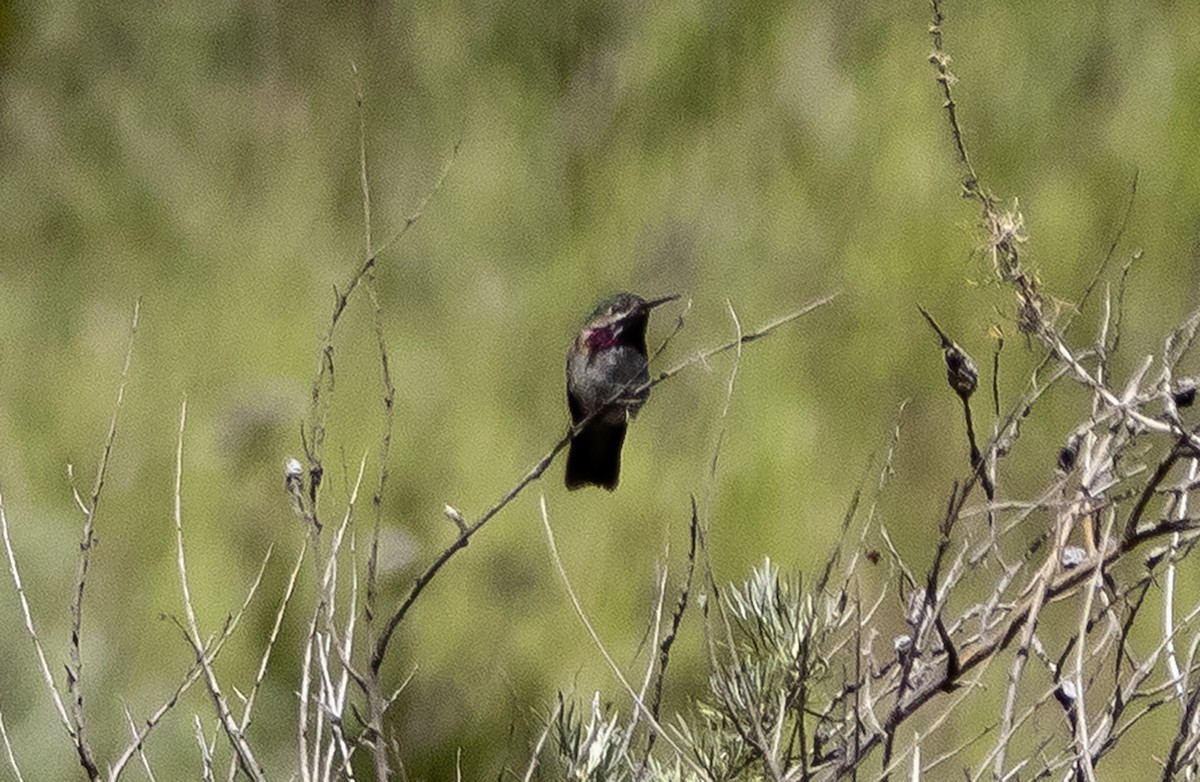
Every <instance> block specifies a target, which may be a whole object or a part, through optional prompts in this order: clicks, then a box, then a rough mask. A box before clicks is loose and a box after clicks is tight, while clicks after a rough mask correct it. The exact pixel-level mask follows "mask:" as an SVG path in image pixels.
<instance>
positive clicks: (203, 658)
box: [175, 398, 266, 782]
mask: <svg viewBox="0 0 1200 782" xmlns="http://www.w3.org/2000/svg"><path fill="white" fill-rule="evenodd" d="M186 425H187V399H186V398H185V399H184V400H183V402H182V403H181V404H180V407H179V437H178V440H177V443H176V448H175V555H176V568H177V569H178V571H179V586H180V589H181V590H182V593H183V608H184V613H185V616H186V617H187V632H185V633H184V637H185V638H187V639H188V642H189V643H190V644H191V646H192V651H193V652H195V654H196V661H197V662H198V663H199V664H200V667H201V669H203V672H204V679H205V682H206V683H207V684H208V692H209V694H210V695H211V696H212V699H213V704H214V705H215V706H216V709H217V717H218V719H219V721H220V723H221V728H222V729H223V730H224V731H225V735H226V736H227V737H228V738H229V743H230V744H231V745H232V746H233V750H234V752H235V753H236V754H237V756H238V763H239V765H240V766H241V767H242V771H243V772H245V773H246V775H247V776H249V777H250V778H251V779H253V780H255V782H265V780H266V778H265V777H264V776H263V772H262V768H261V767H260V766H259V764H258V761H257V760H256V759H255V757H254V752H253V750H251V749H250V745H249V744H247V743H246V739H245V736H243V735H242V731H241V729H240V728H238V725H237V722H236V721H235V720H234V719H233V714H232V713H231V712H230V710H229V703H228V702H227V701H226V700H225V696H224V695H223V694H222V693H221V686H220V685H219V684H218V683H217V676H216V673H215V672H214V671H213V669H212V665H211V664H210V662H209V660H208V656H207V655H206V654H205V652H204V640H203V638H202V637H201V635H200V625H199V623H198V622H197V621H196V610H195V608H194V607H193V605H192V593H191V590H190V588H189V587H188V579H187V562H186V560H185V558H184V555H183V490H182V489H183V433H184V429H185V427H186Z"/></svg>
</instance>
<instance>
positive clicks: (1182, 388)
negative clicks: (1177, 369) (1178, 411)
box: [1171, 377, 1196, 407]
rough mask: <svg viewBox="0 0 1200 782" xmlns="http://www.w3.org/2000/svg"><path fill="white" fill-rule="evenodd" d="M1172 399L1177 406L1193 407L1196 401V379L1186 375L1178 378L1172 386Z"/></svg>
mask: <svg viewBox="0 0 1200 782" xmlns="http://www.w3.org/2000/svg"><path fill="white" fill-rule="evenodd" d="M1171 399H1173V400H1174V401H1175V406H1176V407H1191V406H1192V404H1193V403H1195V401H1196V379H1195V378H1194V377H1185V378H1180V379H1179V380H1176V381H1175V383H1174V385H1173V387H1172V388H1171Z"/></svg>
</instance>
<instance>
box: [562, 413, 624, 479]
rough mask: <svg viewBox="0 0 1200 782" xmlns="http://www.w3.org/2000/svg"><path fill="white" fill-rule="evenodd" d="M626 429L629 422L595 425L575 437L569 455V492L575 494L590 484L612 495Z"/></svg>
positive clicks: (619, 473) (618, 472)
mask: <svg viewBox="0 0 1200 782" xmlns="http://www.w3.org/2000/svg"><path fill="white" fill-rule="evenodd" d="M625 428H626V423H625V421H621V422H620V423H611V422H608V421H592V423H590V424H588V425H587V426H585V427H584V428H583V429H582V430H581V431H580V432H579V433H578V434H576V435H575V439H573V440H571V449H570V451H568V452H567V488H568V489H571V490H572V491H574V490H575V489H579V488H582V487H584V486H587V485H589V484H595V485H596V486H603V487H604V488H606V489H608V490H609V491H612V490H613V489H615V488H617V480H618V479H619V478H620V476H621V446H622V445H623V444H624V443H625Z"/></svg>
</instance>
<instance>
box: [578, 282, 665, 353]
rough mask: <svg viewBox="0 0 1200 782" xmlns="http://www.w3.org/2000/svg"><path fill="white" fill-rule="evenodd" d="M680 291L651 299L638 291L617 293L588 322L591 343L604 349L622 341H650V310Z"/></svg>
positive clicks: (588, 341) (589, 341) (586, 330)
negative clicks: (647, 334) (644, 297)
mask: <svg viewBox="0 0 1200 782" xmlns="http://www.w3.org/2000/svg"><path fill="white" fill-rule="evenodd" d="M678 298H679V296H678V295H673V296H663V297H661V298H658V299H650V300H649V301H647V300H646V299H643V298H642V297H641V296H638V295H637V294H636V293H616V294H613V295H612V296H609V297H608V298H607V299H605V300H604V301H602V302H600V304H599V305H597V306H596V309H595V310H593V311H592V314H591V315H589V316H588V318H587V321H586V322H585V324H584V331H585V333H586V334H587V343H588V346H589V347H590V348H592V349H603V348H608V347H612V346H613V345H619V344H630V343H634V344H638V345H645V344H646V321H647V319H649V317H650V310H652V309H654V308H655V307H657V306H658V305H660V304H666V303H667V302H668V301H675V300H676V299H678Z"/></svg>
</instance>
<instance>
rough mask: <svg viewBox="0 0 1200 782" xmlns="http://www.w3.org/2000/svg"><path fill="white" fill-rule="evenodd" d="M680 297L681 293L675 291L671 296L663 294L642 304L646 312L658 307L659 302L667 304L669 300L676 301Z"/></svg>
mask: <svg viewBox="0 0 1200 782" xmlns="http://www.w3.org/2000/svg"><path fill="white" fill-rule="evenodd" d="M678 298H679V294H678V293H674V294H671V295H670V296H663V297H662V298H660V299H651V300H650V301H648V302H646V303H645V304H643V305H642V309H643V310H645V311H646V312H649V311H650V310H652V309H654V308H655V307H657V306H658V305H659V304H666V303H667V302H668V301H675V300H676V299H678Z"/></svg>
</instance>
